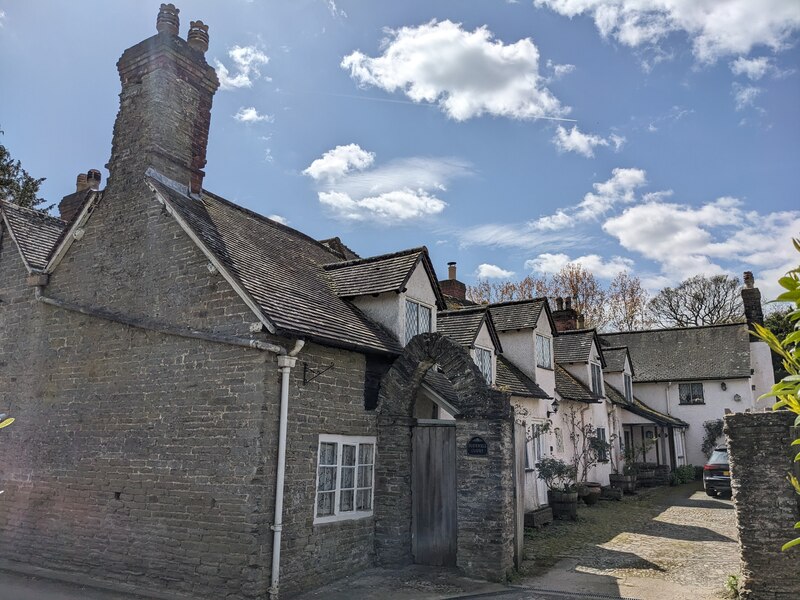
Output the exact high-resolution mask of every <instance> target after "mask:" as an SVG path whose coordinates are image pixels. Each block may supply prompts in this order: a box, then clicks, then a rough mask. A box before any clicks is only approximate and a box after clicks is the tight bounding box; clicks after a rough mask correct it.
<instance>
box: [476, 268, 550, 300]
mask: <svg viewBox="0 0 800 600" xmlns="http://www.w3.org/2000/svg"><path fill="white" fill-rule="evenodd" d="M549 292H550V286H549V282H548V281H547V277H543V278H541V279H540V278H537V277H532V276H531V275H528V276H527V277H525V279H521V280H520V281H498V282H491V281H489V280H488V279H480V280H478V283H477V284H475V285H474V286H473V285H468V286H467V298H469V299H470V300H472V301H473V302H478V303H479V304H492V303H494V302H508V301H509V300H528V299H530V298H544V297H545V296H547V295H548V294H549Z"/></svg>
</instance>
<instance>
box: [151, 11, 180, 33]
mask: <svg viewBox="0 0 800 600" xmlns="http://www.w3.org/2000/svg"><path fill="white" fill-rule="evenodd" d="M179 12H181V11H180V9H179V8H175V5H174V4H162V5H161V8H160V9H159V11H158V17H157V18H156V31H158V33H166V34H167V35H178V31H179V29H180V24H181V22H180V18H179V17H178V13H179Z"/></svg>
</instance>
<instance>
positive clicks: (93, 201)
mask: <svg viewBox="0 0 800 600" xmlns="http://www.w3.org/2000/svg"><path fill="white" fill-rule="evenodd" d="M103 196H104V193H103V192H102V191H98V192H93V193H91V194H89V195H88V196H87V197H86V200H85V201H84V203H83V206H82V207H81V210H80V212H78V216H77V217H75V218H74V219H72V222H71V223H70V224H69V226H67V227H65V228H64V231H63V233H62V234H61V239H60V240H59V241H58V242H57V243H56V245H55V246H53V250H52V251H51V252H50V257H49V258H48V261H47V265H46V266H45V268H44V272H45V273H48V274H50V273H52V272H53V271H55V269H56V267H57V266H58V264H59V263H60V262H61V259H63V258H64V255H65V254H66V253H67V251H68V250H69V248H70V246H72V242H74V241H75V240H76V239H77V238H76V236H75V232H76V231H78V229H81V228H83V227H84V226H85V225H86V222H87V221H88V220H89V217H90V216H91V214H92V212H94V209H95V207H96V206H97V204H98V202H99V201H100V200H102V198H103Z"/></svg>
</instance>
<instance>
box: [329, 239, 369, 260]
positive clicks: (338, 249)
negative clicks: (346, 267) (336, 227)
mask: <svg viewBox="0 0 800 600" xmlns="http://www.w3.org/2000/svg"><path fill="white" fill-rule="evenodd" d="M319 243H320V244H322V245H323V246H325V247H326V248H328V249H330V250H332V251H333V253H334V254H338V255H339V256H341V257H342V258H343V259H344V260H353V259H354V258H361V257H360V256H359V255H358V254H356V253H355V252H353V251H352V250H351V249H350V248H348V247H347V246H345V244H344V243H343V242H342V240H340V239H339V238H338V237H332V238H328V239H327V240H319Z"/></svg>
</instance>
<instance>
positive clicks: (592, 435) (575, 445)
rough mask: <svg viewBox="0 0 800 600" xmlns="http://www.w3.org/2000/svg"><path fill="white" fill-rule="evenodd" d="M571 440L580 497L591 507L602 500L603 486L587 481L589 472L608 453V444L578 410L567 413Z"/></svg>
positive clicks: (574, 409) (573, 409)
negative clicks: (598, 435)
mask: <svg viewBox="0 0 800 600" xmlns="http://www.w3.org/2000/svg"><path fill="white" fill-rule="evenodd" d="M567 425H568V427H569V439H570V442H572V464H573V466H574V467H575V473H576V474H577V476H578V481H580V483H579V484H578V496H580V497H581V498H583V501H584V502H585V503H586V504H587V505H589V506H591V505H592V504H595V503H596V502H597V501H598V500H599V499H600V494H601V493H602V485H601V484H600V483H598V482H594V481H587V479H588V478H589V472H590V471H591V469H592V468H593V467H594V466H595V465H597V462H598V460H599V458H600V457H601V456H604V454H603V452H604V451H607V449H608V446H607V442H606V441H604V440H602V439H600V438H599V437H597V430H596V429H595V427H594V425H593V424H592V423H586V422H585V421H584V420H583V414H582V413H581V411H580V410H578V409H576V408H572V409H570V411H569V412H568V413H567Z"/></svg>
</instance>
